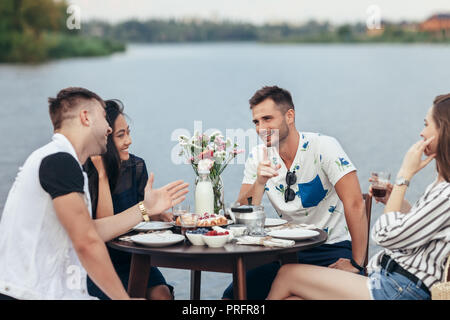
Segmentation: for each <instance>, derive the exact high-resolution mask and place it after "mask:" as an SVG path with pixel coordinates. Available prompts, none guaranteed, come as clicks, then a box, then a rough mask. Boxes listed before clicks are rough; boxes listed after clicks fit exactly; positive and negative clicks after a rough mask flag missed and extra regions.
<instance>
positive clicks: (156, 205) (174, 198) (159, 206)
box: [144, 172, 189, 215]
mask: <svg viewBox="0 0 450 320" xmlns="http://www.w3.org/2000/svg"><path fill="white" fill-rule="evenodd" d="M153 181H154V175H153V172H152V173H150V178H149V179H148V181H147V185H146V186H145V195H144V205H145V207H146V208H147V210H148V211H149V214H150V215H155V214H160V213H162V212H165V211H167V210H169V209H170V208H172V207H173V206H176V205H177V204H179V203H180V202H183V201H184V199H186V197H185V194H186V193H188V192H189V190H188V189H187V187H188V186H189V184H188V183H184V181H183V180H178V181H175V182H171V183H169V184H167V185H165V186H164V187H162V188H159V189H153Z"/></svg>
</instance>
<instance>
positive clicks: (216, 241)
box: [202, 234, 230, 248]
mask: <svg viewBox="0 0 450 320" xmlns="http://www.w3.org/2000/svg"><path fill="white" fill-rule="evenodd" d="M202 238H203V241H205V242H206V244H207V245H208V247H211V248H220V247H223V246H224V245H225V243H227V242H228V240H229V239H230V235H229V234H226V235H223V236H207V235H202Z"/></svg>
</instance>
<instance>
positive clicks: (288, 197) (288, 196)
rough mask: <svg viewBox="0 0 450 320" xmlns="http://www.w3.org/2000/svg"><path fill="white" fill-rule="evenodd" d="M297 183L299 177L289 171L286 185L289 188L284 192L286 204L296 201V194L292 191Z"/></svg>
mask: <svg viewBox="0 0 450 320" xmlns="http://www.w3.org/2000/svg"><path fill="white" fill-rule="evenodd" d="M296 182H297V176H296V175H295V170H294V171H292V172H291V171H288V172H287V173H286V184H287V188H286V191H285V192H284V202H286V203H287V202H289V201H292V200H294V199H295V192H294V190H292V189H291V186H292V185H294V184H295V183H296Z"/></svg>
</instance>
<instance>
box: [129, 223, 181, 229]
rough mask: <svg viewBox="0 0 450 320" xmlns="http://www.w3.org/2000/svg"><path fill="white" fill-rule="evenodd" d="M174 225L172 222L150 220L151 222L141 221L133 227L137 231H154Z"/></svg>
mask: <svg viewBox="0 0 450 320" xmlns="http://www.w3.org/2000/svg"><path fill="white" fill-rule="evenodd" d="M172 227H173V224H172V223H170V222H163V221H150V222H141V223H139V224H138V225H136V226H134V227H133V230H136V231H154V230H165V229H170V228H172Z"/></svg>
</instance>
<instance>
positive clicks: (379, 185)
mask: <svg viewBox="0 0 450 320" xmlns="http://www.w3.org/2000/svg"><path fill="white" fill-rule="evenodd" d="M390 179H391V174H390V173H389V172H383V171H379V172H372V194H373V196H374V197H376V198H384V197H385V196H386V190H387V185H388V184H389V181H390Z"/></svg>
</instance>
